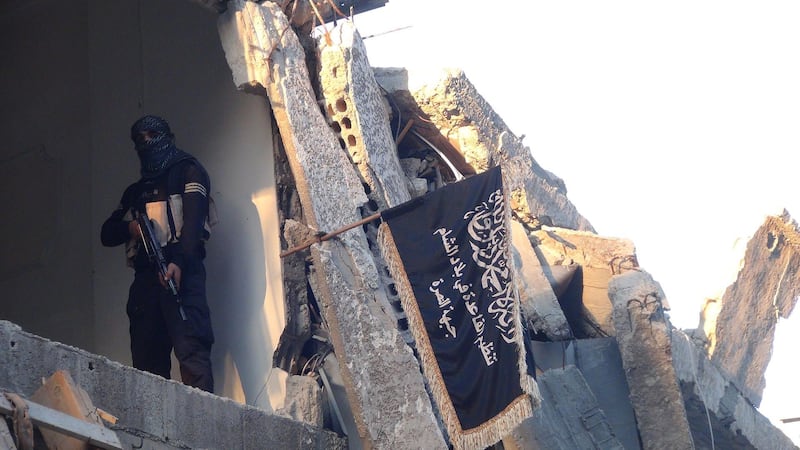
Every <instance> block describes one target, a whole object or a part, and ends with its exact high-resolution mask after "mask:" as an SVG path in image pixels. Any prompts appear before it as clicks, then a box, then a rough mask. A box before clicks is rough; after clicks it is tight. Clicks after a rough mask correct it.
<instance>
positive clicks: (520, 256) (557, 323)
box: [511, 220, 572, 341]
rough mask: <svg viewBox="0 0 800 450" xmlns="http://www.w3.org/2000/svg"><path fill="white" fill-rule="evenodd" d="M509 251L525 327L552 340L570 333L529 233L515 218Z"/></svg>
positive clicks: (565, 336) (567, 335)
mask: <svg viewBox="0 0 800 450" xmlns="http://www.w3.org/2000/svg"><path fill="white" fill-rule="evenodd" d="M511 243H512V245H513V249H512V255H513V257H514V265H515V267H516V270H517V272H516V274H517V276H515V278H514V280H515V281H516V283H517V286H518V292H519V302H520V311H521V313H522V317H523V320H524V321H525V322H526V324H527V326H528V328H529V329H530V330H531V331H532V332H534V333H541V334H544V335H545V336H547V338H548V339H550V340H553V341H561V340H564V339H569V338H571V337H572V330H571V329H570V327H569V324H568V323H567V318H566V317H564V312H563V311H562V310H561V306H560V305H559V304H558V298H557V297H556V294H555V292H554V291H553V287H552V285H551V284H550V281H549V280H548V279H547V277H546V276H545V274H544V271H543V269H542V265H541V263H540V262H539V258H538V257H537V256H536V252H534V250H533V246H531V241H530V240H529V239H528V234H527V233H526V232H525V229H524V228H523V226H522V225H521V224H520V223H519V222H517V221H516V220H512V221H511Z"/></svg>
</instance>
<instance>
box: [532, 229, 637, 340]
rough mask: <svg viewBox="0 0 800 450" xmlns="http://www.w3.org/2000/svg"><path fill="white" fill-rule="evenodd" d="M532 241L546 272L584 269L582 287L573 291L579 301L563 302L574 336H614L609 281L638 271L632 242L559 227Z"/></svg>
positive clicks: (534, 234) (540, 232)
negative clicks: (566, 268) (576, 268)
mask: <svg viewBox="0 0 800 450" xmlns="http://www.w3.org/2000/svg"><path fill="white" fill-rule="evenodd" d="M531 239H532V241H533V242H534V244H535V247H534V248H535V249H536V251H537V254H538V255H539V258H540V260H541V263H542V266H544V267H545V270H547V267H550V268H554V267H558V266H564V265H573V264H576V265H578V266H580V274H579V275H578V276H576V277H575V278H576V280H575V282H576V283H578V284H579V286H577V289H575V288H573V290H572V292H571V295H570V297H573V296H578V297H579V298H570V299H569V300H566V301H564V302H562V306H563V307H564V308H566V310H567V312H568V313H569V314H568V315H567V319H568V320H570V323H571V325H572V327H573V332H575V333H578V334H579V335H580V336H585V337H602V336H613V335H614V334H615V331H614V323H613V320H612V318H611V317H612V314H611V311H612V306H611V301H610V300H609V298H608V280H609V279H611V277H612V276H613V275H615V274H619V273H623V272H625V271H628V270H631V269H634V268H636V267H638V263H637V261H636V249H635V247H634V245H633V243H632V242H631V241H630V240H628V239H621V238H612V237H605V236H598V235H597V234H594V233H591V232H586V231H575V230H569V229H565V228H556V227H542V228H541V229H539V230H536V231H534V232H532V233H531ZM565 303H569V304H568V305H567V304H565ZM574 303H578V304H577V305H575V304H574ZM574 309H577V310H578V311H573V310H574Z"/></svg>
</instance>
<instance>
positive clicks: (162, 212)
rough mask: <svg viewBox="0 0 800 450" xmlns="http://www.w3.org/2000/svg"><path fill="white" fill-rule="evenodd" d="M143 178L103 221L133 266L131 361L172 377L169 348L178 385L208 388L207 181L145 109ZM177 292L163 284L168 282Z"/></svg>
mask: <svg viewBox="0 0 800 450" xmlns="http://www.w3.org/2000/svg"><path fill="white" fill-rule="evenodd" d="M131 139H132V140H133V143H134V146H135V148H136V152H137V154H138V156H139V161H140V163H141V179H139V181H137V182H135V183H133V184H131V185H130V186H128V188H127V189H126V190H125V193H124V194H123V195H122V200H121V201H120V205H119V207H118V208H117V209H116V210H115V211H114V212H113V213H112V214H111V216H110V217H109V218H108V219H107V220H106V221H105V222H104V223H103V228H102V231H101V234H100V239H101V241H102V243H103V245H105V246H107V247H112V246H118V245H122V244H126V255H127V258H128V265H129V266H130V267H132V268H133V269H134V271H135V275H134V279H133V283H132V284H131V287H130V291H129V294H128V304H127V313H128V318H129V320H130V337H131V356H132V359H133V366H134V367H135V368H137V369H140V370H146V371H148V372H151V373H154V374H157V375H161V376H162V377H164V378H170V370H171V352H172V351H173V350H174V351H175V357H176V358H177V360H178V362H179V364H180V372H181V378H182V381H183V383H184V384H187V385H189V386H194V387H196V388H199V389H203V390H205V391H208V392H213V391H214V379H213V376H212V372H211V358H210V356H211V345H212V344H213V342H214V335H213V332H212V329H211V318H210V314H209V309H208V304H207V302H206V287H205V284H206V271H205V266H204V265H203V259H204V258H205V241H206V240H207V239H208V237H209V235H210V234H209V231H210V228H209V220H208V215H209V192H210V189H211V186H210V180H209V177H208V174H207V173H206V171H205V169H204V168H203V166H202V165H201V164H200V162H199V161H198V160H197V159H195V158H194V157H193V156H192V155H190V154H188V153H186V152H184V151H182V150H180V149H179V148H177V147H176V146H175V137H174V135H173V134H172V132H171V131H170V128H169V124H167V122H166V120H164V119H162V118H160V117H157V116H150V115H148V116H144V117H142V118H141V119H139V120H137V121H136V122H135V123H134V124H133V126H132V127H131ZM143 214H146V215H147V217H148V218H149V220H150V223H151V225H152V230H153V232H154V233H153V234H154V235H155V238H156V239H157V241H158V245H160V249H161V252H162V254H163V256H164V264H165V266H166V271H165V274H164V275H163V276H162V275H161V273H160V271H159V265H158V264H153V260H152V259H151V258H149V257H148V254H147V252H146V251H145V248H144V246H143V239H142V231H141V226H140V224H139V222H137V218H138V217H140V216H142V215H143ZM170 280H171V281H172V283H173V285H174V286H175V287H176V288H177V294H178V295H177V296H176V295H175V294H173V292H172V291H171V289H169V284H168V283H169V281H170Z"/></svg>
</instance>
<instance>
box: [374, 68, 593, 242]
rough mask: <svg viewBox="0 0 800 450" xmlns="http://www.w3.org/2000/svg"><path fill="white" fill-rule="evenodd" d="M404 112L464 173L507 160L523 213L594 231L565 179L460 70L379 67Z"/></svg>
mask: <svg viewBox="0 0 800 450" xmlns="http://www.w3.org/2000/svg"><path fill="white" fill-rule="evenodd" d="M375 73H376V78H377V80H378V83H380V85H381V86H383V88H384V89H385V90H386V91H387V92H389V93H390V95H391V96H392V98H393V100H394V102H395V104H397V105H398V107H399V108H400V109H401V110H403V116H404V117H411V118H414V117H416V118H422V119H421V120H417V121H415V122H414V129H417V130H419V132H420V134H422V135H423V136H424V137H425V138H426V139H428V140H430V141H431V142H433V144H434V145H436V146H437V147H439V148H440V149H442V151H443V152H444V153H445V154H447V155H448V157H450V158H451V159H452V160H453V161H454V165H455V166H456V168H457V169H459V170H461V171H462V173H464V174H470V173H476V172H483V171H484V170H486V169H487V168H489V167H492V166H495V165H499V164H502V165H503V169H504V171H505V172H506V178H507V180H508V181H509V186H510V188H511V190H512V199H511V203H512V208H514V210H515V211H517V212H518V214H520V215H521V216H523V217H530V216H532V217H534V218H540V217H544V216H546V217H548V218H549V220H550V221H551V224H553V225H556V226H559V227H564V228H571V229H576V230H585V231H594V229H593V228H592V226H591V224H590V223H589V221H588V220H586V219H585V218H584V217H583V216H581V215H580V214H579V213H578V211H577V209H576V208H575V206H574V205H573V204H572V202H570V201H569V199H568V198H567V189H566V186H565V184H564V181H563V180H561V179H560V178H558V177H556V176H555V175H553V174H552V173H550V172H548V171H546V170H544V169H543V168H542V167H541V166H540V165H539V164H538V163H537V162H536V160H534V159H533V155H532V153H531V150H530V148H528V147H526V146H524V145H523V143H522V140H521V139H519V138H518V137H516V136H515V135H514V134H513V133H511V131H510V130H509V129H508V126H506V124H505V123H504V122H503V120H502V119H501V118H500V117H499V116H498V115H497V113H496V112H495V111H494V110H493V109H492V107H491V106H490V105H489V103H488V102H486V100H484V98H483V97H482V96H481V95H480V94H479V93H478V91H477V89H475V86H474V85H473V84H472V83H471V82H470V81H469V80H468V79H467V77H466V76H465V75H464V73H463V71H461V70H439V71H435V72H432V73H431V72H427V73H426V72H423V71H413V70H406V69H376V70H375Z"/></svg>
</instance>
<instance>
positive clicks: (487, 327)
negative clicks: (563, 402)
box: [381, 167, 539, 448]
mask: <svg viewBox="0 0 800 450" xmlns="http://www.w3.org/2000/svg"><path fill="white" fill-rule="evenodd" d="M381 217H382V219H383V220H384V225H382V229H381V236H382V239H383V240H384V245H383V249H384V252H385V253H386V255H385V256H386V260H387V262H388V263H389V267H390V270H391V272H392V275H393V277H394V279H395V283H396V284H397V287H398V292H399V294H400V298H401V302H402V304H403V308H404V309H405V312H406V315H407V317H408V321H409V328H410V329H411V332H412V334H413V336H414V338H415V340H416V345H417V350H418V351H419V354H420V359H421V360H422V365H423V370H424V372H425V375H426V377H427V378H428V381H429V383H430V385H431V387H432V390H433V394H434V397H435V399H436V402H437V404H438V405H439V409H440V411H441V413H442V416H443V418H444V421H445V425H446V426H447V428H448V434H449V435H450V440H451V442H452V443H453V445H454V446H455V447H456V448H485V447H487V446H490V445H493V444H495V443H497V442H498V441H499V440H500V439H502V438H503V437H504V436H506V435H507V434H508V433H510V432H511V431H512V430H513V428H514V427H515V426H516V425H518V424H519V423H520V422H521V421H522V420H524V419H525V418H526V417H528V416H530V415H531V413H532V409H533V406H534V405H538V402H539V394H538V388H537V386H536V382H535V381H534V380H533V379H532V378H531V377H530V376H529V375H528V373H527V368H526V363H525V350H524V347H523V337H522V327H521V323H520V317H519V301H518V297H517V293H516V289H515V286H514V283H513V277H512V275H513V270H512V267H511V266H510V264H511V259H510V257H509V255H510V244H511V243H510V229H509V227H508V221H509V220H510V217H509V214H508V206H507V203H506V195H505V190H504V188H503V179H502V172H501V170H500V168H499V167H496V168H493V169H490V170H488V171H486V172H484V173H482V174H480V175H475V176H473V177H471V178H468V179H466V180H463V181H460V182H457V183H453V184H450V185H447V186H445V187H443V188H441V189H439V190H437V191H434V192H432V193H430V194H428V195H425V196H423V197H419V198H417V199H414V200H411V201H409V202H407V203H404V204H402V205H399V206H397V207H394V208H391V209H389V210H386V211H384V212H383V213H382V214H381Z"/></svg>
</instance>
